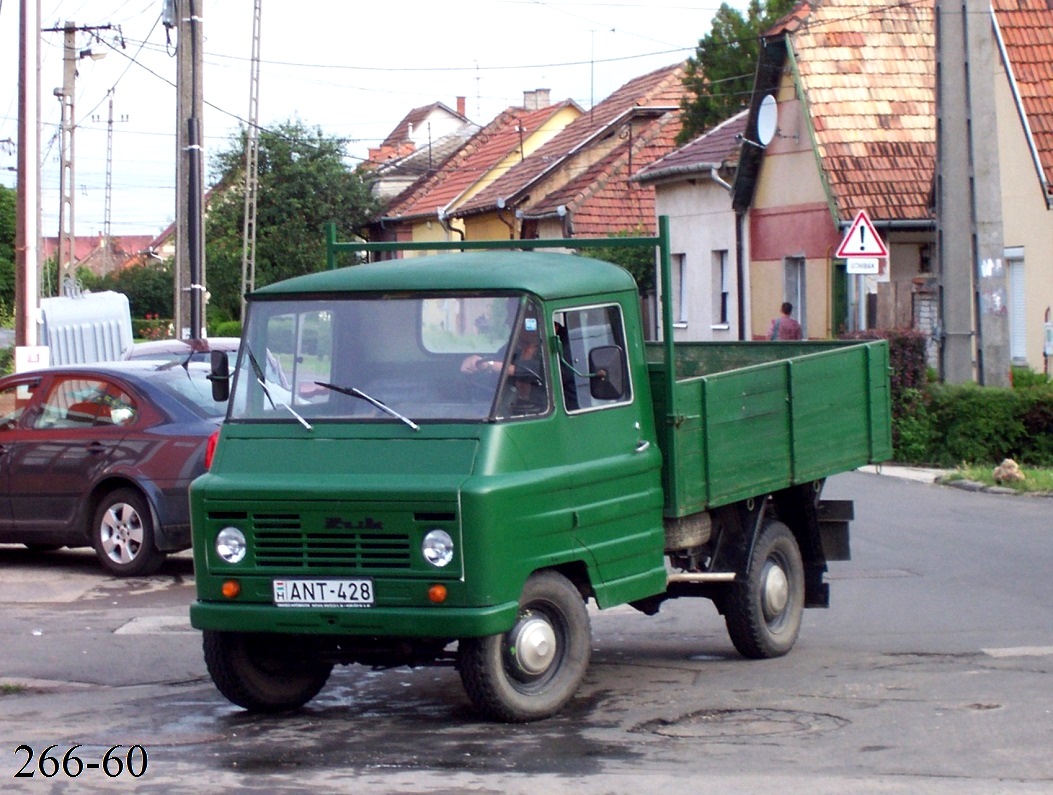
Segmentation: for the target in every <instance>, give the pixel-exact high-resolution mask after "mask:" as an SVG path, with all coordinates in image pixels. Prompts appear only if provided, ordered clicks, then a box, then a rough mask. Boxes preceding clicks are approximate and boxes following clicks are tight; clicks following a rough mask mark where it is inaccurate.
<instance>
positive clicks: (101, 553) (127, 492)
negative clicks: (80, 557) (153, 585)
mask: <svg viewBox="0 0 1053 795" xmlns="http://www.w3.org/2000/svg"><path fill="white" fill-rule="evenodd" d="M91 542H92V546H93V547H95V554H96V556H97V557H98V558H99V561H100V562H101V563H102V565H103V567H104V568H106V570H107V571H109V572H110V573H111V574H115V575H117V576H118V577H137V576H142V575H146V574H153V573H154V572H155V571H157V570H158V569H159V568H160V567H161V564H162V563H163V562H164V559H165V556H164V553H162V552H159V551H158V549H157V547H156V546H155V545H154V523H153V519H152V517H151V513H150V506H149V505H148V504H147V502H146V499H145V498H144V497H143V495H142V494H140V493H139V492H138V491H136V490H135V489H117V490H116V491H111V492H110V493H109V494H107V495H106V496H105V497H103V498H102V500H101V502H99V507H98V508H96V510H95V517H94V519H93V520H92V529H91Z"/></svg>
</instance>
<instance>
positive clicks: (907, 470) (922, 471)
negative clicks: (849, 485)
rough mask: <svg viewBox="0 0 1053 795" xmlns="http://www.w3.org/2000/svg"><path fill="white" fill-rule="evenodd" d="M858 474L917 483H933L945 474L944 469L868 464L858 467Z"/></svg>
mask: <svg viewBox="0 0 1053 795" xmlns="http://www.w3.org/2000/svg"><path fill="white" fill-rule="evenodd" d="M858 471H859V472H870V473H871V474H874V475H886V476H888V477H893V478H902V479H904V480H916V481H918V482H919V483H935V482H936V481H937V480H939V479H940V478H941V477H943V476H944V475H945V474H947V470H945V469H929V468H926V467H908V466H900V465H897V464H868V465H867V466H863V467H860V468H859V470H858Z"/></svg>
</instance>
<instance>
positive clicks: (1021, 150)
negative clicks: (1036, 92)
mask: <svg viewBox="0 0 1053 795" xmlns="http://www.w3.org/2000/svg"><path fill="white" fill-rule="evenodd" d="M995 103H996V117H997V120H998V122H997V124H998V157H999V169H1000V174H1001V183H1002V239H1003V243H1004V245H1005V247H1006V248H1007V249H1008V248H1014V247H1020V248H1023V249H1024V284H1025V299H1024V300H1025V306H1026V310H1025V315H1026V320H1025V329H1024V336H1025V345H1026V350H1027V364H1028V366H1029V367H1030V368H1031V369H1032V370H1035V371H1037V372H1043V369H1044V367H1045V361H1044V359H1043V355H1042V348H1043V341H1044V328H1043V323H1044V320H1045V316H1046V312H1047V311H1050V307H1053V212H1051V211H1050V210H1048V209H1047V208H1046V202H1045V198H1044V197H1043V195H1042V187H1041V184H1040V182H1039V178H1038V174H1037V173H1036V170H1035V163H1034V160H1033V159H1032V157H1031V151H1030V149H1029V148H1028V144H1027V138H1026V136H1025V135H1024V129H1023V126H1022V123H1021V121H1020V114H1019V111H1018V109H1017V107H1016V104H1015V103H1014V101H1013V95H1012V91H1011V89H1010V85H1009V78H1008V76H1007V75H1006V72H1005V68H1004V65H1003V64H1002V62H1001V59H998V63H997V66H996V73H995ZM1007 288H1008V285H1007Z"/></svg>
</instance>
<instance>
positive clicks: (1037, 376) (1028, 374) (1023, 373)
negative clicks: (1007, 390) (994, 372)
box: [1009, 367, 1050, 389]
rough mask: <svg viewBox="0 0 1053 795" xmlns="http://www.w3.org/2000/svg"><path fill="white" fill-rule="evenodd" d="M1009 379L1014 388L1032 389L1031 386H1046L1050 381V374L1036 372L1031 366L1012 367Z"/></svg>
mask: <svg viewBox="0 0 1053 795" xmlns="http://www.w3.org/2000/svg"><path fill="white" fill-rule="evenodd" d="M1009 379H1010V381H1011V383H1012V384H1013V388H1014V389H1030V388H1031V387H1035V386H1045V385H1046V384H1048V383H1050V381H1049V376H1048V375H1046V374H1045V373H1036V372H1035V371H1034V370H1032V369H1031V368H1030V367H1012V368H1010V370H1009Z"/></svg>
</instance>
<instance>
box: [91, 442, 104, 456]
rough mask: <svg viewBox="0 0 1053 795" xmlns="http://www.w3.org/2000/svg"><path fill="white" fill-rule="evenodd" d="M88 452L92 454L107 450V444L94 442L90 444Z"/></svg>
mask: <svg viewBox="0 0 1053 795" xmlns="http://www.w3.org/2000/svg"><path fill="white" fill-rule="evenodd" d="M88 452H89V453H91V454H92V455H98V454H99V453H105V452H106V445H104V444H103V443H102V442H92V443H91V444H89V445H88Z"/></svg>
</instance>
